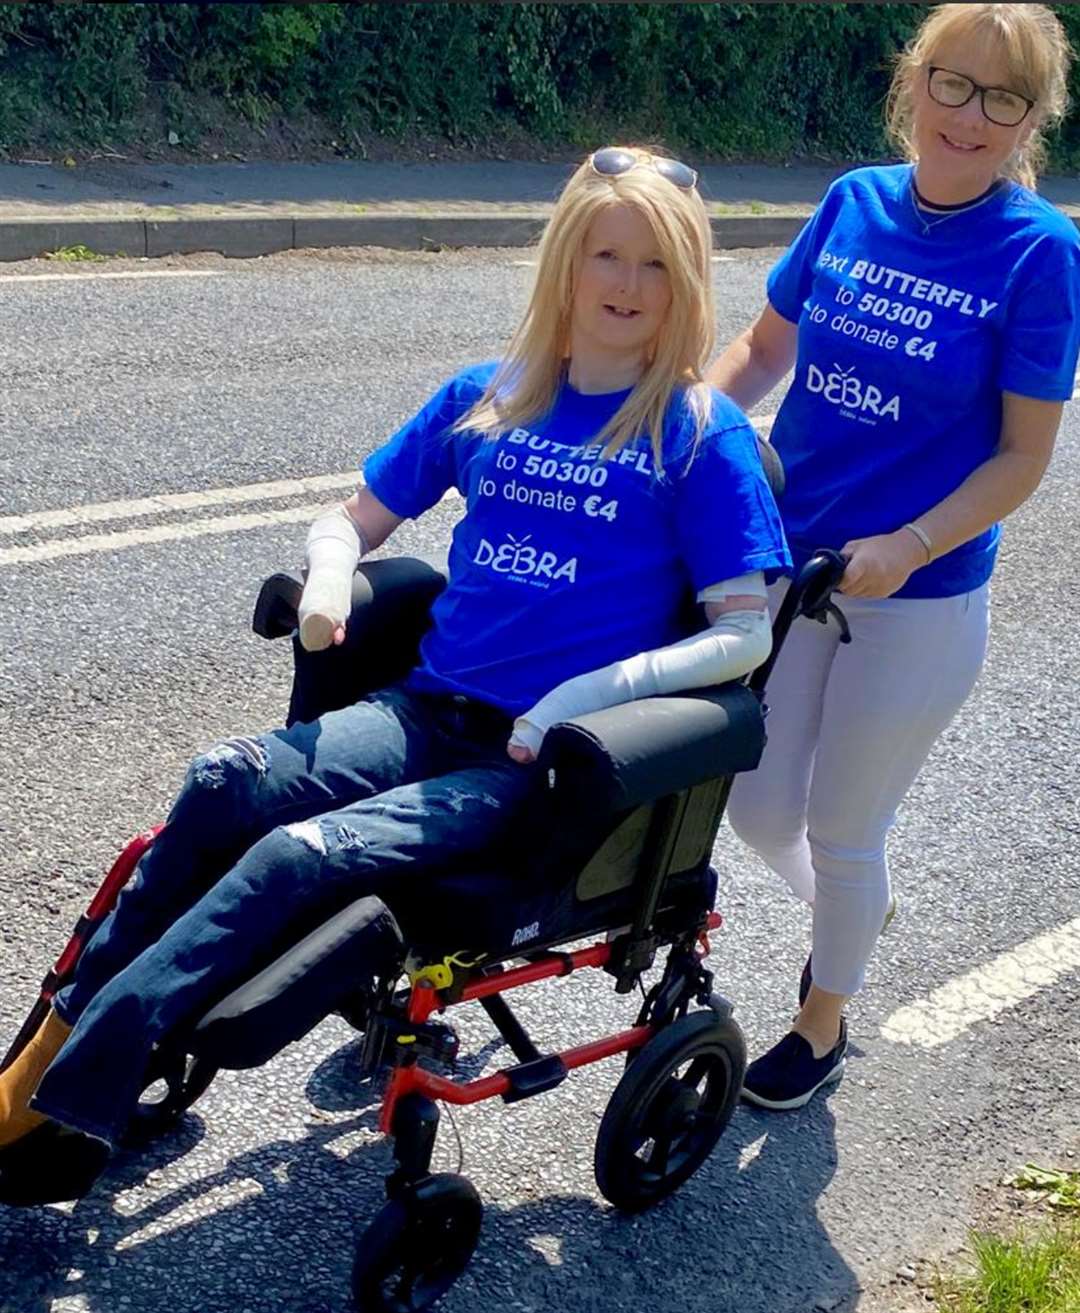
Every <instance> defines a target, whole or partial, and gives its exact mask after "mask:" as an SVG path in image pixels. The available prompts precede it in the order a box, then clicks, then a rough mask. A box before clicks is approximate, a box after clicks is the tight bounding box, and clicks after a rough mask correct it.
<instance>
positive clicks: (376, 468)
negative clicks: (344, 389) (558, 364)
mask: <svg viewBox="0 0 1080 1313" xmlns="http://www.w3.org/2000/svg"><path fill="white" fill-rule="evenodd" d="M494 370H495V365H494V364H487V365H480V366H475V367H473V368H470V369H466V370H464V371H463V372H462V373H460V374H458V375H457V377H456V378H453V379H451V380H450V381H449V382H448V383H447V384H445V386H444V387H443V388H442V389H441V390H440V391H439V392H438V393H437V394H436V395H435V396H434V397H433V398H432V399H431V400H430V401H429V402H428V403H427V405H426V406H425V407H424V408H423V410H421V411H420V413H419V414H418V415H416V416H415V417H414V418H413V419H411V420H409V421H408V423H407V424H405V426H404V427H403V428H402V429H400V430H399V431H398V432H397V433H396V434H395V435H394V437H393V438H391V439H390V441H389V442H388V443H387V444H386V446H384V447H382V448H380V449H379V450H378V451H376V452H374V453H373V454H372V455H371V456H369V457H368V459H367V460H366V462H365V463H364V479H365V482H366V483H367V486H368V487H369V488H370V489H371V491H372V492H373V493H374V494H375V496H376V497H378V499H379V500H380V501H381V502H382V503H383V504H384V505H385V506H387V507H388V508H389V509H390V510H391V511H393V512H394V514H395V515H400V516H403V517H406V518H412V517H415V516H418V515H420V514H422V513H423V512H424V511H426V510H427V509H428V508H429V507H431V506H433V505H434V504H435V503H436V502H437V501H438V500H439V499H440V498H441V497H442V496H443V494H444V493H445V492H447V491H448V490H449V489H450V488H457V489H458V491H459V492H460V493H461V494H462V495H463V496H464V498H465V501H466V512H465V515H464V517H463V518H462V519H461V520H460V521H459V522H458V524H457V525H456V527H455V529H454V534H453V540H452V543H451V547H450V559H449V566H450V582H449V584H448V586H447V588H446V589H445V591H444V592H443V593H442V594H441V595H440V597H439V598H438V600H437V601H436V602H435V605H434V607H433V608H432V620H433V624H432V628H431V629H430V630H429V632H428V633H427V634H426V635H425V637H424V640H423V642H422V644H421V648H420V656H421V662H420V666H419V667H418V669H417V670H415V671H413V673H412V675H411V676H410V679H409V682H410V686H411V687H412V688H415V689H417V690H420V691H427V692H440V693H464V694H466V695H468V696H471V697H475V698H479V699H481V700H483V701H485V702H488V703H491V704H492V705H494V706H497V707H501V708H502V709H504V710H505V711H508V712H510V713H511V714H512V715H519V714H520V713H521V712H523V711H525V710H527V709H528V708H529V707H531V706H532V705H533V704H534V703H536V702H537V701H539V699H540V698H541V697H543V696H544V695H545V694H546V693H549V692H550V691H551V689H553V688H554V687H555V686H556V685H558V684H561V683H562V682H563V680H565V679H569V678H571V677H572V676H574V675H580V674H583V673H584V672H585V671H588V670H595V669H597V668H599V667H601V666H605V665H607V664H609V663H610V662H612V661H616V660H621V659H623V658H625V657H629V656H633V655H634V654H635V653H637V652H641V651H647V650H648V649H650V648H654V647H658V646H661V645H663V644H666V643H670V642H673V641H674V640H676V639H677V638H680V637H682V636H683V631H682V630H681V629H680V626H679V612H680V607H681V605H682V604H683V603H684V602H685V600H686V597H687V594H688V593H689V592H690V591H691V590H693V591H694V592H697V591H699V590H701V589H702V588H706V587H708V585H709V584H713V583H717V582H719V581H720V580H722V579H729V578H732V577H734V576H736V575H740V574H745V573H747V572H749V571H752V570H763V571H765V572H766V574H767V575H775V574H777V573H778V572H781V571H783V570H784V569H787V568H788V567H789V566H790V558H789V556H788V552H787V547H786V545H785V542H784V534H783V529H782V528H781V525H780V516H779V513H778V511H777V509H776V505H775V503H774V501H773V498H772V494H771V493H770V491H769V487H768V484H767V482H766V480H765V476H764V473H763V471H762V468H761V461H760V458H759V456H758V451H757V440H756V438H755V435H754V432H753V430H752V429H751V428H750V425H749V424H748V422H747V420H746V418H745V416H744V415H743V414H742V412H741V411H740V410H739V409H738V408H737V407H736V406H735V405H734V404H733V403H732V402H731V401H729V400H728V399H727V398H725V397H722V396H720V394H719V393H714V394H713V400H714V408H713V414H712V419H711V422H710V423H709V425H708V427H707V429H706V432H705V434H704V436H703V438H702V440H701V442H700V444H698V446H697V449H696V451H694V449H693V448H694V441H693V439H694V434H695V426H694V420H693V418H692V416H691V414H690V412H689V408H688V406H687V404H686V402H685V400H684V399H683V398H682V397H681V396H677V397H676V398H675V399H674V400H673V401H672V404H671V406H670V407H669V413H668V418H667V422H666V424H665V432H664V442H663V452H664V460H663V465H664V469H663V472H662V474H658V473H657V471H656V470H655V469H654V465H653V453H652V449H651V446H650V444H649V442H648V441H647V440H646V439H644V438H640V439H638V440H637V441H635V442H633V443H631V444H629V445H628V446H626V447H624V448H623V450H622V451H620V452H619V453H618V455H616V456H615V457H613V458H612V459H609V460H605V459H603V458H602V452H601V449H600V448H599V447H597V446H596V445H595V444H592V445H590V440H591V439H592V438H594V437H595V435H596V434H597V433H598V432H599V431H600V429H601V428H602V427H603V426H604V424H606V423H607V421H608V420H609V419H610V418H611V416H612V415H613V414H614V413H615V412H616V411H617V410H618V409H619V407H620V406H621V405H622V403H623V402H624V401H625V400H626V398H627V396H628V395H629V393H627V392H615V393H605V394H602V395H585V394H583V393H580V392H577V391H575V390H574V389H573V388H572V387H570V385H569V384H568V383H564V384H563V386H562V388H561V390H560V393H559V395H558V397H557V399H556V402H555V405H554V406H553V408H552V410H551V412H550V413H549V414H548V415H547V416H545V417H544V418H543V419H541V420H538V421H536V422H534V423H531V424H530V425H529V426H528V428H517V429H514V430H513V431H512V432H509V433H505V434H503V435H502V436H501V437H499V438H497V439H495V440H492V439H490V438H485V437H483V436H482V435H480V434H476V433H472V432H463V433H451V432H450V431H449V430H450V428H451V426H452V425H453V424H454V422H455V421H456V420H457V419H459V418H460V417H461V416H462V415H463V414H465V412H466V411H467V410H468V409H469V408H470V407H471V406H472V405H473V403H474V402H476V401H477V400H478V399H479V397H480V396H481V394H482V393H483V391H484V388H485V387H486V385H487V384H488V382H490V380H491V378H492V376H493V374H494Z"/></svg>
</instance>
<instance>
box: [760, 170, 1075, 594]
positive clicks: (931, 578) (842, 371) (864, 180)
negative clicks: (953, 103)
mask: <svg viewBox="0 0 1080 1313" xmlns="http://www.w3.org/2000/svg"><path fill="white" fill-rule="evenodd" d="M911 178H912V168H911V166H910V165H890V166H884V167H872V168H865V169H855V170H853V171H852V172H851V173H847V174H844V175H843V176H842V177H840V178H838V179H837V180H836V182H834V183H833V184H832V186H831V187H830V188H829V191H828V192H827V194H826V196H825V198H824V200H823V201H822V202H821V205H820V206H819V207H818V209H817V211H816V213H815V214H814V216H813V217H812V218H811V219H810V221H809V222H808V223H807V224H806V226H805V227H804V228H803V230H802V232H801V233H800V234H799V236H798V238H797V239H796V240H795V242H794V243H793V244H792V246H791V247H790V248H789V249H788V251H787V252H785V254H784V255H783V256H782V257H781V259H780V261H779V262H778V264H777V265H776V266H775V268H774V269H773V270H772V272H771V274H770V275H769V282H768V293H769V301H770V303H771V304H772V306H773V307H774V309H775V310H776V311H777V312H778V313H779V314H781V315H782V316H783V317H784V318H785V319H787V320H790V321H791V322H792V323H796V324H798V330H799V331H798V354H797V359H796V363H795V372H794V376H793V378H792V382H791V386H790V388H789V390H788V392H787V394H786V396H785V398H784V401H783V404H782V405H781V407H780V411H779V413H778V414H777V417H776V421H775V424H774V425H773V431H772V441H773V442H774V444H775V446H776V449H777V451H778V453H779V455H780V457H781V459H782V460H783V462H784V467H785V471H786V475H787V486H786V490H785V493H784V499H783V505H782V510H783V516H784V526H785V528H786V530H787V533H788V538H789V541H790V543H791V548H792V553H793V555H794V557H795V563H796V565H799V564H801V563H802V562H803V561H804V560H805V559H806V557H807V556H808V555H809V553H810V552H812V551H813V549H814V548H816V547H836V548H838V547H841V546H842V545H843V544H844V543H845V542H846V541H848V540H849V539H852V538H865V537H869V536H871V535H874V534H879V533H890V532H892V531H893V530H895V529H897V528H898V527H899V526H900V525H902V524H903V523H905V522H906V521H908V520H913V519H915V518H916V517H917V516H919V515H921V514H922V513H923V512H924V511H927V510H929V509H930V507H932V506H934V505H936V504H937V503H938V502H940V501H941V500H942V499H943V498H945V497H946V496H948V495H949V493H951V492H953V491H954V490H955V489H956V488H957V487H958V486H959V485H960V484H961V483H963V481H964V480H965V479H966V478H967V476H968V475H969V474H970V473H971V472H972V471H973V470H974V469H976V468H977V467H978V466H979V465H981V464H982V463H983V462H985V461H986V460H988V459H989V458H990V457H991V456H992V455H993V453H994V451H995V449H996V447H997V444H998V440H999V438H1000V434H1001V418H1002V392H1006V391H1007V392H1015V393H1019V394H1020V395H1022V396H1025V397H1036V398H1040V399H1043V400H1048V401H1064V400H1068V398H1069V397H1071V395H1072V387H1073V377H1074V375H1075V372H1076V361H1077V353H1078V350H1080V258H1078V257H1080V238H1078V235H1077V232H1076V229H1075V227H1074V225H1073V223H1072V222H1071V220H1069V219H1067V218H1066V217H1065V216H1064V215H1062V214H1061V213H1059V212H1058V211H1057V210H1055V209H1054V208H1053V206H1051V205H1049V204H1048V203H1047V202H1045V201H1043V200H1042V199H1041V198H1040V197H1038V196H1036V195H1035V193H1034V192H1031V191H1029V190H1027V189H1026V188H1024V187H1021V186H1019V185H1018V184H1016V183H1012V182H1005V183H1002V184H1001V185H1000V187H999V188H998V190H996V191H995V192H993V193H992V194H990V195H989V196H988V197H987V199H986V200H985V201H983V202H982V203H981V204H979V205H977V206H974V207H973V208H971V209H968V210H961V211H958V212H952V213H948V214H935V213H931V212H927V211H923V210H921V209H919V208H918V207H917V206H916V203H915V198H914V195H913V193H912V186H911ZM998 537H999V529H998V526H996V525H995V526H993V527H992V528H990V529H988V530H987V531H986V532H985V533H983V534H980V535H979V536H978V537H977V538H974V539H973V540H972V541H970V542H967V543H964V544H962V545H961V546H960V547H958V548H956V549H955V550H954V551H952V552H949V553H947V554H946V555H944V556H942V557H940V558H939V559H938V560H936V561H934V562H932V563H931V564H930V565H927V566H925V567H923V568H922V569H919V570H916V571H915V573H914V574H913V575H912V576H911V578H910V579H909V580H908V581H907V583H906V584H905V585H904V587H903V588H901V589H900V590H899V592H898V593H897V594H896V595H897V596H899V597H942V596H951V595H955V594H957V593H962V592H967V591H969V590H970V589H972V588H976V587H978V586H979V585H980V584H982V583H983V582H984V581H985V580H986V579H988V578H989V576H990V573H991V571H992V569H993V565H994V557H995V554H996V551H997V543H998Z"/></svg>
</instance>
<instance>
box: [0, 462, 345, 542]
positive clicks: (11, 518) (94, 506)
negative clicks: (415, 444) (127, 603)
mask: <svg viewBox="0 0 1080 1313" xmlns="http://www.w3.org/2000/svg"><path fill="white" fill-rule="evenodd" d="M359 482H360V474H359V471H358V470H345V471H343V472H342V473H341V474H316V475H312V476H310V477H307V478H300V479H274V480H271V481H270V482H268V483H243V484H239V485H238V486H237V487H234V488H207V489H204V490H203V491H200V492H166V493H161V494H159V495H157V496H154V497H139V498H133V499H131V500H129V501H105V502H92V503H89V504H88V505H86V506H65V507H63V508H62V509H61V510H55V511H30V512H28V513H27V514H26V515H0V534H10V533H29V532H31V531H32V530H35V529H60V528H65V527H67V526H70V525H77V524H91V523H96V522H100V521H102V520H132V519H137V518H138V517H140V516H144V515H160V514H162V513H163V512H165V511H190V510H198V509H200V508H201V507H203V506H229V505H235V504H236V503H238V502H248V501H280V500H281V499H282V498H284V497H295V496H297V495H298V494H301V493H304V494H306V493H313V492H332V491H338V490H340V489H342V488H355V487H356V485H357V484H358V483H359Z"/></svg>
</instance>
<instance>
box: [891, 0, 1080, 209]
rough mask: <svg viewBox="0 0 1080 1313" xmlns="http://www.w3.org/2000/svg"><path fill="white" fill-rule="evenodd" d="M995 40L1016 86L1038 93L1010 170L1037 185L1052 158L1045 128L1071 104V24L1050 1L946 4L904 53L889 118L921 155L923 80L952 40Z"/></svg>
mask: <svg viewBox="0 0 1080 1313" xmlns="http://www.w3.org/2000/svg"><path fill="white" fill-rule="evenodd" d="M953 39H956V40H960V41H964V42H968V43H971V42H975V41H982V42H993V43H994V45H995V47H996V50H997V51H998V52H999V53H1000V54H1001V55H1002V57H1003V58H1004V60H1005V64H1006V67H1007V68H1008V70H1009V87H1010V89H1012V90H1015V91H1018V92H1020V93H1021V94H1022V95H1025V96H1027V97H1028V98H1029V99H1031V100H1034V101H1035V102H1036V103H1035V106H1034V108H1033V109H1032V110H1031V114H1032V115H1033V116H1034V124H1035V126H1034V130H1033V131H1032V132H1031V134H1030V135H1029V136H1028V137H1027V138H1026V140H1024V141H1023V142H1022V143H1021V144H1020V146H1019V147H1018V148H1017V150H1016V151H1015V153H1014V154H1013V156H1012V157H1011V158H1010V159H1009V160H1008V161H1006V164H1005V167H1004V169H1003V170H1002V172H1003V173H1004V174H1005V176H1006V177H1009V178H1013V179H1015V181H1017V182H1019V183H1023V185H1024V186H1025V187H1030V188H1031V189H1032V190H1034V188H1035V185H1036V181H1037V179H1038V175H1039V173H1040V172H1041V171H1042V169H1043V166H1044V165H1045V163H1046V142H1045V139H1044V135H1043V134H1044V130H1045V129H1046V128H1048V127H1053V126H1054V125H1055V124H1056V123H1059V122H1060V121H1061V120H1062V119H1063V118H1064V117H1065V112H1066V110H1067V109H1068V107H1069V94H1068V77H1069V65H1070V63H1071V61H1072V54H1073V52H1072V49H1071V47H1070V46H1069V41H1068V38H1067V37H1066V35H1065V29H1064V28H1063V27H1062V26H1061V22H1060V20H1059V19H1058V17H1057V15H1056V14H1055V13H1054V12H1053V11H1052V10H1051V9H1050V7H1049V6H1048V5H1027V4H1019V5H1001V4H970V5H968V4H954V5H938V6H937V8H936V9H934V10H933V11H932V12H931V13H930V15H929V16H928V17H927V18H926V19H924V21H923V23H922V25H921V26H920V28H919V30H918V31H917V32H916V33H915V36H914V37H913V38H912V40H911V41H910V42H909V43H908V45H907V48H906V49H905V50H904V52H903V53H902V54H901V55H900V57H899V58H898V60H897V63H896V70H895V72H894V74H893V80H892V86H891V87H890V88H889V98H888V106H887V111H886V124H887V127H888V130H889V135H890V136H891V137H892V139H893V141H894V142H895V144H896V145H897V146H898V147H899V149H900V151H901V152H902V154H903V155H904V157H905V158H906V159H909V160H914V159H915V158H916V152H915V143H914V140H913V138H912V119H913V117H914V103H913V95H912V92H913V90H914V86H915V79H916V77H918V75H919V74H920V73H921V72H922V70H923V69H924V68H925V66H926V65H927V64H930V63H932V62H933V57H934V54H935V52H936V51H937V50H938V49H939V48H940V47H941V46H942V45H943V44H944V43H945V42H946V41H950V40H953Z"/></svg>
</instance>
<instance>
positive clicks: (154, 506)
mask: <svg viewBox="0 0 1080 1313" xmlns="http://www.w3.org/2000/svg"><path fill="white" fill-rule="evenodd" d="M774 419H775V415H773V414H766V415H756V416H754V417H753V419H751V421H750V422H751V423H752V424H753V426H754V428H755V429H757V430H758V431H759V432H761V433H767V432H768V431H769V428H770V426H771V424H772V421H773V420H774ZM359 481H360V475H359V473H358V472H357V471H353V470H343V471H342V472H341V473H339V474H315V475H310V476H308V477H306V478H299V479H273V480H269V481H268V482H266V483H245V484H239V485H237V486H236V487H231V488H205V489H201V490H198V491H193V492H167V493H160V494H158V495H156V496H152V497H137V498H127V499H125V500H121V501H109V502H90V503H87V504H86V505H83V506H63V507H59V508H57V509H54V510H45V511H28V512H27V513H25V514H23V515H2V516H0V536H2V535H8V536H10V535H12V534H20V533H34V532H40V531H43V530H55V529H65V528H77V527H80V526H82V525H85V524H101V523H108V522H110V521H113V520H132V519H139V518H142V517H145V516H148V515H165V514H170V513H173V512H176V511H191V510H203V509H206V508H209V507H212V506H236V505H243V504H244V503H246V502H263V501H282V500H284V499H285V498H287V497H296V496H308V495H310V494H312V493H321V492H346V491H351V490H352V489H353V488H355V487H356V486H357V484H358V483H359ZM460 498H461V494H460V493H459V492H458V490H457V489H456V488H451V489H449V490H448V491H447V492H446V493H445V495H444V496H443V498H442V500H443V501H456V500H460ZM322 509H324V504H323V503H310V502H305V503H304V504H303V505H302V506H289V507H286V508H284V509H283V510H278V511H252V512H248V513H245V514H237V515H221V516H210V517H205V518H202V519H196V520H189V521H186V522H180V523H169V524H156V525H151V526H149V527H147V528H143V529H118V530H115V531H113V532H110V533H97V534H84V535H82V536H80V537H75V538H54V539H49V540H47V541H45V542H40V543H29V544H26V545H23V546H13V547H2V548H0V566H4V565H28V564H31V563H34V562H39V561H56V560H60V559H62V558H64V557H69V556H91V555H94V554H96V553H100V552H112V551H120V550H123V549H124V548H127V547H142V546H147V545H149V544H155V543H163V542H176V541H181V540H184V539H191V538H203V537H206V536H207V535H210V534H218V533H239V532H243V531H245V530H249V529H262V528H267V527H269V526H273V525H278V524H295V523H297V522H300V521H303V520H305V519H308V518H313V517H314V516H315V515H317V514H318V513H319V512H320V511H321V510H322Z"/></svg>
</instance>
